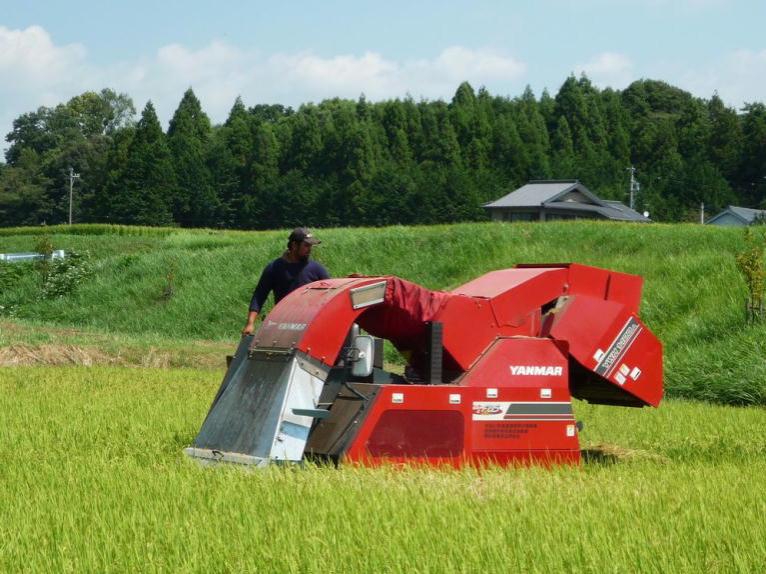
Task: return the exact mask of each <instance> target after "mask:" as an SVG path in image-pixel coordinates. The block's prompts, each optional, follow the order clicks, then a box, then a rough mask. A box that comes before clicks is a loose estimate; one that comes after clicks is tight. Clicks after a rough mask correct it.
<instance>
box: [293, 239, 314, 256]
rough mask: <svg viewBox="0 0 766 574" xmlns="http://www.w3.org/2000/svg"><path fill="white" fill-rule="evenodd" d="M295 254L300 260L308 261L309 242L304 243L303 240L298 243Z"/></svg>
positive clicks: (309, 253) (309, 252)
mask: <svg viewBox="0 0 766 574" xmlns="http://www.w3.org/2000/svg"><path fill="white" fill-rule="evenodd" d="M295 255H296V256H297V257H298V259H299V260H300V261H308V260H309V256H310V255H311V243H306V242H305V241H302V242H301V243H299V244H298V245H297V246H296V253H295Z"/></svg>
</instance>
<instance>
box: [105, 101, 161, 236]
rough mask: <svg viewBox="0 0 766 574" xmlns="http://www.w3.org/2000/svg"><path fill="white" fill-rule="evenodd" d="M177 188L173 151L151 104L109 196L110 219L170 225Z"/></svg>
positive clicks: (121, 221)
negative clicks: (174, 192) (110, 206)
mask: <svg viewBox="0 0 766 574" xmlns="http://www.w3.org/2000/svg"><path fill="white" fill-rule="evenodd" d="M175 188H176V181H175V170H174V169H173V160H172V156H171V153H170V149H169V148H168V145H167V142H166V140H165V134H164V133H163V132H162V128H161V126H160V122H159V120H158V119H157V113H156V112H155V110H154V105H153V104H152V102H151V101H149V102H147V104H146V107H144V110H143V111H142V112H141V119H140V120H139V122H138V124H137V125H136V131H135V134H134V136H133V139H132V141H131V142H130V146H129V148H128V155H127V158H126V162H125V167H124V169H123V170H122V173H121V174H120V176H119V177H117V178H116V179H115V181H114V184H113V187H112V190H111V193H110V196H111V200H112V209H111V214H112V215H111V218H110V219H111V220H112V221H114V222H117V223H132V224H140V225H170V224H172V223H173V214H172V200H173V190H174V189H175Z"/></svg>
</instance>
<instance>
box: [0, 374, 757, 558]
mask: <svg viewBox="0 0 766 574" xmlns="http://www.w3.org/2000/svg"><path fill="white" fill-rule="evenodd" d="M218 382H219V381H218V377H217V376H215V375H214V374H212V373H205V372H199V371H193V370H173V369H170V370H150V369H137V368H131V369H127V368H89V369H88V368H68V369H67V368H61V367H58V368H53V367H44V368H6V369H1V370H0V412H2V413H3V419H2V424H0V445H2V464H0V484H2V488H0V517H2V520H0V571H4V572H17V571H30V572H51V571H55V572H62V571H67V572H136V571H140V572H229V571H237V572H244V571H247V572H296V573H298V572H301V573H303V572H323V573H326V572H375V573H378V572H407V573H409V572H514V571H521V572H552V571H566V572H572V571H584V572H702V571H705V572H708V571H709V572H732V571H737V572H762V571H763V569H764V567H766V524H765V523H764V521H763V516H764V515H766V502H764V497H763V494H762V493H763V492H764V489H766V443H764V441H763V438H762V429H763V423H764V420H765V417H764V411H763V410H762V409H759V408H754V407H750V408H734V407H719V406H710V405H704V404H699V403H690V402H683V401H667V402H666V403H665V404H664V405H663V407H662V408H661V409H659V410H654V409H651V410H648V409H647V410H632V409H619V408H609V407H595V406H590V405H585V404H578V405H576V412H577V416H578V418H581V419H583V420H584V421H585V424H586V426H585V430H584V431H583V434H582V435H581V439H582V440H583V442H584V446H585V447H586V448H597V449H600V450H601V451H602V452H606V453H608V454H610V456H606V457H603V458H597V459H593V460H596V461H600V462H589V463H585V464H584V465H582V466H581V467H578V468H555V469H552V470H545V469H540V468H531V469H490V470H486V471H482V472H478V471H475V470H469V469H467V470H463V471H446V470H442V471H430V470H418V469H409V470H406V469H405V470H401V469H393V468H383V469H377V470H375V469H357V468H343V469H340V470H334V469H327V468H317V467H306V468H303V469H284V468H283V469H280V468H272V469H269V470H267V471H265V472H252V471H250V472H248V471H243V470H242V469H240V468H233V467H217V468H203V467H200V466H199V465H198V464H197V463H195V462H193V461H191V460H187V459H186V458H184V457H183V455H182V454H181V449H182V448H183V447H184V446H186V445H188V444H189V443H190V442H191V440H192V438H193V437H194V435H195V433H196V431H197V430H198V428H199V425H200V423H201V421H202V419H203V417H204V415H205V412H206V410H207V407H208V405H209V402H210V400H211V398H212V396H213V394H214V391H215V388H216V386H217V384H218Z"/></svg>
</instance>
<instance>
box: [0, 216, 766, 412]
mask: <svg viewBox="0 0 766 574" xmlns="http://www.w3.org/2000/svg"><path fill="white" fill-rule="evenodd" d="M48 232H49V233H50V234H51V238H52V240H53V244H54V247H55V248H57V249H75V250H78V251H87V252H89V253H90V254H91V262H92V272H91V274H90V275H89V276H88V277H86V278H85V279H84V280H83V281H82V282H81V284H80V285H79V287H78V290H77V292H75V293H74V294H71V295H67V296H64V297H60V298H57V299H53V300H40V298H39V291H40V287H39V277H38V276H37V275H36V274H35V273H33V272H30V273H27V274H26V276H25V277H23V278H22V279H21V280H19V281H17V282H16V283H15V284H14V285H13V286H12V287H10V288H6V289H4V290H3V292H2V293H0V306H4V307H5V310H4V311H3V314H4V315H5V317H2V316H0V321H2V323H0V345H2V346H5V348H6V355H9V356H8V357H6V358H5V361H6V363H8V362H10V361H14V360H15V361H20V362H34V361H35V357H39V358H40V360H42V361H45V360H46V357H49V358H50V361H51V362H57V361H58V362H74V363H77V362H88V361H92V362H113V363H118V364H125V363H127V364H133V363H137V364H144V365H147V366H168V365H169V366H217V365H220V364H221V360H222V359H221V357H222V355H223V354H225V353H226V352H228V351H230V349H231V348H233V346H234V344H235V342H236V339H237V333H238V331H239V329H240V328H241V325H242V323H243V320H244V315H245V310H246V305H247V302H248V301H249V297H250V294H251V292H252V288H253V286H254V283H255V282H256V280H257V275H258V273H259V272H260V269H261V268H262V266H263V265H264V264H265V263H266V262H267V261H268V260H270V259H271V258H273V257H275V256H276V255H278V254H279V253H280V252H281V249H282V248H283V246H284V241H285V236H286V233H285V232H283V231H280V232H257V233H246V232H216V231H205V230H199V231H188V230H172V229H152V228H126V227H113V226H74V227H73V228H71V229H70V228H66V227H55V228H50V229H49V230H48ZM39 233H40V230H39V229H15V230H14V229H5V230H0V252H3V251H21V250H29V249H31V248H33V246H34V243H35V237H36V235H39ZM320 235H321V237H322V238H323V239H324V244H323V245H322V246H320V248H318V249H317V250H316V251H317V253H316V255H317V257H318V259H320V260H321V261H322V262H323V263H325V264H326V265H327V267H328V268H329V269H330V270H331V272H332V273H333V274H334V275H335V276H341V275H344V274H348V273H365V274H395V275H399V276H401V277H404V278H407V279H410V280H412V281H415V282H417V283H421V284H423V285H425V286H427V287H430V288H434V289H450V288H453V287H455V286H458V285H460V284H462V283H464V282H466V281H468V280H470V279H473V278H475V277H477V276H478V275H480V274H482V273H484V272H486V271H489V270H492V269H499V268H504V267H509V266H512V265H513V264H515V263H518V262H557V261H575V262H579V263H584V264H590V265H597V266H602V267H607V268H611V269H616V270H619V271H625V272H628V273H637V274H641V275H643V276H644V278H645V289H644V302H643V307H642V311H641V317H642V319H643V320H644V321H646V322H647V323H648V325H649V326H650V328H652V330H653V331H654V332H655V333H656V334H657V335H658V336H659V337H660V339H661V340H662V341H663V343H664V345H665V358H666V362H665V365H666V386H667V388H668V390H669V392H670V393H671V394H672V395H675V396H681V397H693V398H700V399H706V400H717V401H723V402H728V403H740V404H753V403H755V404H766V360H765V359H764V357H766V337H765V336H764V335H766V327H765V326H762V325H758V326H749V325H747V324H746V322H745V318H744V300H745V296H746V291H745V287H744V283H743V282H742V280H741V278H740V276H739V274H738V272H737V269H736V266H735V260H734V256H735V253H736V252H737V251H738V250H740V249H741V248H742V246H743V239H742V232H741V231H740V230H736V229H721V228H715V227H703V226H699V225H651V226H641V225H620V224H609V223H588V222H576V223H550V224H546V225H538V224H513V225H499V224H492V223H485V224H462V225H454V226H434V227H390V228H383V229H328V230H322V231H321V233H320ZM9 315H10V316H11V319H8V317H9ZM9 321H10V322H9ZM11 345H14V350H12V351H8V349H9V347H10V346H11ZM0 359H2V358H0Z"/></svg>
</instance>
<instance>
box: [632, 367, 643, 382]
mask: <svg viewBox="0 0 766 574" xmlns="http://www.w3.org/2000/svg"><path fill="white" fill-rule="evenodd" d="M640 376H641V369H639V368H638V367H633V370H632V371H631V372H630V378H631V379H633V380H634V381H637V380H638V377H640Z"/></svg>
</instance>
